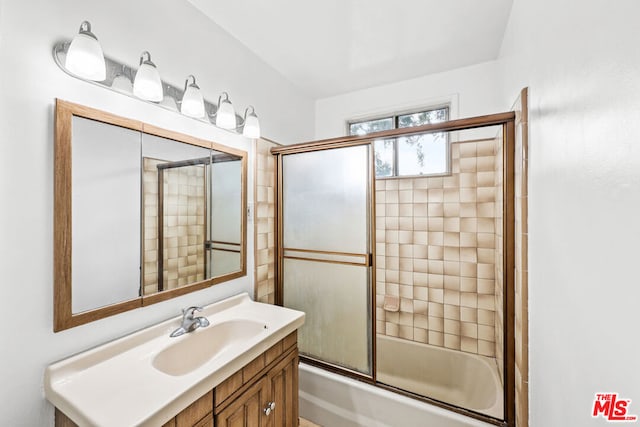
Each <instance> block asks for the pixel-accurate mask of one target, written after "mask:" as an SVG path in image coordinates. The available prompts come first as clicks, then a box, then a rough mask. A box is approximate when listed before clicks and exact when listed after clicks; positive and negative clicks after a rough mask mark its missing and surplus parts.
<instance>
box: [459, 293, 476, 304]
mask: <svg viewBox="0 0 640 427" xmlns="http://www.w3.org/2000/svg"><path fill="white" fill-rule="evenodd" d="M460 306H462V307H469V308H476V307H478V294H476V293H475V292H460Z"/></svg>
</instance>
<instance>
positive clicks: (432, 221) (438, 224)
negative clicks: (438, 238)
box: [427, 217, 444, 231]
mask: <svg viewBox="0 0 640 427" xmlns="http://www.w3.org/2000/svg"><path fill="white" fill-rule="evenodd" d="M427 229H428V230H429V231H444V220H443V219H442V218H433V217H430V218H429V224H428V226H427Z"/></svg>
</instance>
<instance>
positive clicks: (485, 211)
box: [476, 202, 496, 218]
mask: <svg viewBox="0 0 640 427" xmlns="http://www.w3.org/2000/svg"><path fill="white" fill-rule="evenodd" d="M476 210H477V213H478V218H494V217H495V216H496V208H495V203H494V202H487V203H478V204H477V206H476Z"/></svg>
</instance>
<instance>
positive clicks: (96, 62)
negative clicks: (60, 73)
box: [65, 21, 107, 82]
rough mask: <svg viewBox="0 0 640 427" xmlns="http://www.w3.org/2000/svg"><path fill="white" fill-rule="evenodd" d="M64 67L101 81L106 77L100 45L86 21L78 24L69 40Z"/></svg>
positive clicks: (90, 78) (80, 75)
mask: <svg viewBox="0 0 640 427" xmlns="http://www.w3.org/2000/svg"><path fill="white" fill-rule="evenodd" d="M65 67H66V69H67V70H69V71H70V72H71V73H73V74H75V75H77V76H79V77H82V78H85V79H89V80H95V81H99V82H101V81H103V80H104V79H106V78H107V67H106V65H105V62H104V53H103V52H102V46H100V43H99V42H98V39H97V38H96V36H95V35H94V34H93V33H92V32H91V24H90V23H89V22H88V21H84V22H83V23H82V24H80V31H79V32H78V34H77V35H76V36H75V37H74V38H73V40H72V41H71V44H70V45H69V49H68V50H67V57H66V59H65Z"/></svg>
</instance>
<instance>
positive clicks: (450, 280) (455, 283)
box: [444, 275, 460, 291]
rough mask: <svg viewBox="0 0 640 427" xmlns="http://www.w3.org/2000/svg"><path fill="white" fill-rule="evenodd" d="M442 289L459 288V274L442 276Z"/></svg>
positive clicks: (454, 289) (456, 289)
mask: <svg viewBox="0 0 640 427" xmlns="http://www.w3.org/2000/svg"><path fill="white" fill-rule="evenodd" d="M444 289H449V290H452V291H459V290H460V277H459V276H449V275H445V276H444Z"/></svg>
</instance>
